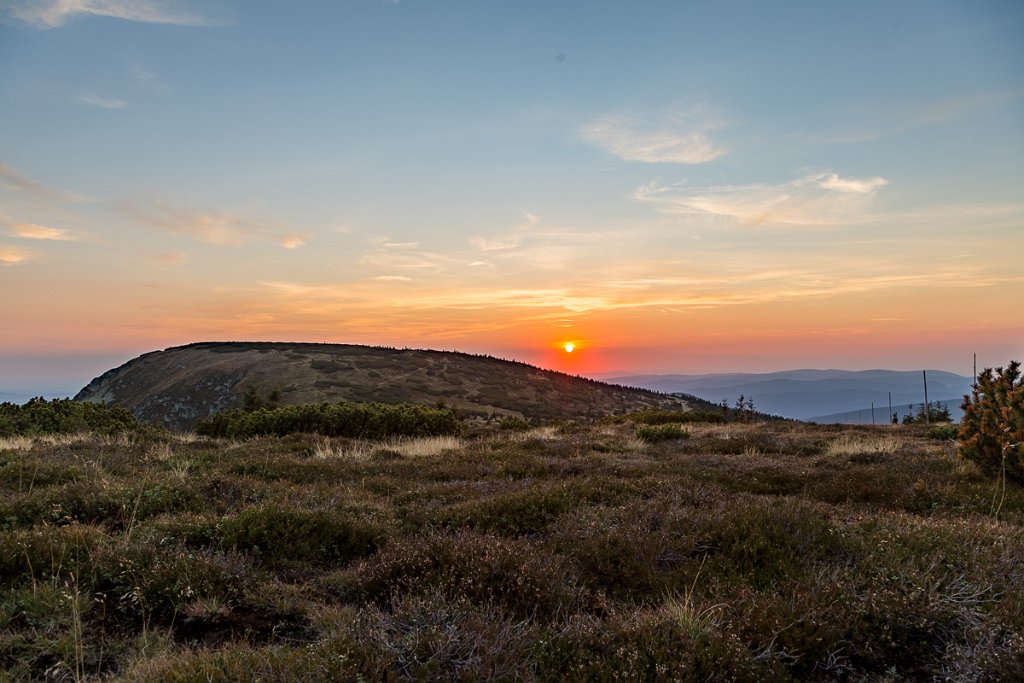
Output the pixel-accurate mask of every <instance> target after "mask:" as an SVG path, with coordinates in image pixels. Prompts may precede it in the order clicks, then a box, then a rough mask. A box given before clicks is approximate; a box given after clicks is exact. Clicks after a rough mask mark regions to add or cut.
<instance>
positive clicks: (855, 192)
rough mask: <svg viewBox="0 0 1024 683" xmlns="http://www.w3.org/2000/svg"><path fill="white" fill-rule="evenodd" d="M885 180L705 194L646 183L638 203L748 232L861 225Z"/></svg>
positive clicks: (805, 180) (816, 179) (816, 178)
mask: <svg viewBox="0 0 1024 683" xmlns="http://www.w3.org/2000/svg"><path fill="white" fill-rule="evenodd" d="M888 182H889V181H888V180H886V179H885V178H881V177H877V176H876V177H872V178H842V177H840V176H839V175H837V174H835V173H821V174H811V175H806V176H803V177H801V178H797V179H796V180H792V181H790V182H788V183H779V184H776V185H766V184H751V185H727V186H718V187H710V188H705V189H690V188H686V187H684V186H664V185H661V184H659V183H656V182H654V183H648V184H646V185H643V186H641V187H639V188H637V190H636V191H635V192H634V197H635V198H636V199H638V200H640V201H642V202H646V203H649V204H652V205H654V206H655V207H656V208H657V209H658V210H659V211H662V212H664V213H671V214H680V215H688V216H704V217H708V216H712V217H719V218H725V219H729V220H731V221H733V222H736V223H739V224H741V225H745V226H760V225H772V224H774V225H792V226H827V225H839V224H848V223H851V222H855V221H857V220H858V219H859V218H860V217H861V216H862V214H863V213H864V210H865V208H866V206H867V203H868V202H870V200H871V198H873V196H874V194H875V193H876V191H877V190H878V189H879V188H881V187H883V186H885V185H886V184H888Z"/></svg>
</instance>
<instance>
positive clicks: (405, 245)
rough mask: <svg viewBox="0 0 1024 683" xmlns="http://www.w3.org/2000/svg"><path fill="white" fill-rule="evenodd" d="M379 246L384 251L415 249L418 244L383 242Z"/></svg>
mask: <svg viewBox="0 0 1024 683" xmlns="http://www.w3.org/2000/svg"><path fill="white" fill-rule="evenodd" d="M380 246H382V247H384V248H385V249H416V248H417V247H419V246H420V244H419V242H383V243H381V245H380Z"/></svg>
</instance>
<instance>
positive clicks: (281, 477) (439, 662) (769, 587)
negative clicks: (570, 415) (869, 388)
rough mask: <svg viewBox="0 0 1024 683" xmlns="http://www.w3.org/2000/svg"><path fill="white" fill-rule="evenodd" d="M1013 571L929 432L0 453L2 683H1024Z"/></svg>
mask: <svg viewBox="0 0 1024 683" xmlns="http://www.w3.org/2000/svg"><path fill="white" fill-rule="evenodd" d="M650 429H655V431H650ZM940 436H948V435H940ZM1021 557H1024V491H1022V489H1021V488H1020V486H1019V485H1018V484H1017V483H1016V482H1014V481H1013V480H1012V479H1011V480H1009V481H1006V480H996V479H993V478H992V477H991V476H989V475H986V474H985V473H984V472H983V471H982V469H981V468H980V467H979V466H978V465H977V464H976V463H975V462H973V461H971V460H967V459H962V458H960V457H959V456H958V454H957V447H956V444H955V442H954V441H952V440H949V439H943V438H935V435H934V434H933V435H931V436H930V435H929V428H927V427H924V426H922V427H917V426H912V425H908V426H897V427H892V426H885V427H877V428H872V427H867V426H864V427H854V426H848V427H827V426H814V425H806V424H796V423H782V422H774V423H758V424H745V423H718V422H692V421H688V422H687V423H686V424H685V426H681V425H679V424H678V423H673V422H671V421H668V420H667V419H663V418H661V417H650V416H647V417H644V416H641V417H639V419H636V420H633V419H622V418H618V419H616V420H614V421H611V420H609V421H596V422H584V421H579V422H564V423H558V424H550V425H546V426H543V427H528V426H527V425H521V424H517V425H515V428H514V429H513V428H509V424H508V423H505V424H504V425H503V424H502V423H501V421H500V420H495V421H494V424H493V425H489V424H483V423H476V424H470V425H468V426H466V427H465V428H464V429H462V430H461V433H460V434H458V435H421V436H382V437H380V438H373V439H365V438H352V437H345V436H324V435H321V434H304V433H303V434H290V435H286V436H261V437H253V438H244V439H242V438H213V437H206V436H195V435H189V434H176V433H171V432H163V431H157V430H142V431H138V430H136V431H127V432H117V433H112V434H104V433H97V432H87V431H83V432H78V433H70V434H39V433H37V434H28V435H16V436H7V437H4V438H2V439H0V669H2V670H3V671H4V672H6V673H5V674H0V677H2V676H3V675H6V677H7V678H8V679H10V680H40V681H41V680H119V681H121V680H123V681H143V680H171V681H175V680H177V681H193V680H238V679H254V678H259V679H262V680H331V679H335V680H348V679H355V678H357V677H359V676H362V677H363V679H364V680H406V679H412V680H510V679H513V680H514V679H521V680H552V681H553V680H607V681H611V680H666V681H668V680H683V681H690V680H694V681H696V680H750V681H763V680H815V681H834V680H869V681H872V680H873V681H883V680H935V679H943V680H961V681H968V680H971V681H974V680H979V681H980V680H991V681H1000V680H1012V679H1013V677H1014V676H1017V675H1019V671H1021V670H1022V667H1024V640H1022V638H1021V636H1020V635H1019V634H1020V633H1021V632H1024V597H1022V596H1024V569H1022V567H1021V563H1020V558H1021Z"/></svg>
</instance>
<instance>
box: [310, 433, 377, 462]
mask: <svg viewBox="0 0 1024 683" xmlns="http://www.w3.org/2000/svg"><path fill="white" fill-rule="evenodd" d="M373 450H374V444H373V443H371V442H369V441H356V442H354V443H352V442H347V443H342V444H335V443H333V442H332V441H331V439H329V438H324V439H322V440H317V442H316V443H315V444H314V445H313V457H314V458H319V459H321V460H345V461H349V462H366V461H367V460H369V459H370V456H371V455H372V454H373Z"/></svg>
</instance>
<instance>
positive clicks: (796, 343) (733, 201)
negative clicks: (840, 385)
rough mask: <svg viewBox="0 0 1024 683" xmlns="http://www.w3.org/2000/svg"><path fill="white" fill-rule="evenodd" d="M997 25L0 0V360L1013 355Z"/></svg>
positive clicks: (648, 12) (481, 5)
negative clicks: (429, 354)
mask: <svg viewBox="0 0 1024 683" xmlns="http://www.w3.org/2000/svg"><path fill="white" fill-rule="evenodd" d="M1022 36H1024V3H1020V2H1016V1H1007V2H985V1H972V2H962V1H961V2H941V1H938V0H927V1H920V2H891V1H889V0H886V1H881V2H871V1H864V2H849V3H830V2H820V1H816V2H786V3H775V2H683V1H680V0H676V1H672V2H668V1H637V0H632V1H625V0H624V1H622V2H612V1H607V2H594V1H592V0H586V1H584V0H577V1H564V2H563V1H559V0H543V1H537V2H535V1H533V0H517V1H515V2H505V1H498V0H474V1H469V0H463V1H460V2H453V1H448V0H386V1H381V0H336V1H323V2H269V1H257V0H235V1H219V0H181V1H174V2H171V1H166V2H165V1H162V0H42V1H38V2H31V1H28V0H0V123H2V125H0V320H2V321H3V322H2V324H0V391H3V389H4V386H5V383H6V384H8V385H11V386H13V385H17V384H25V383H26V382H31V381H37V382H38V383H39V384H38V385H39V386H40V387H43V386H44V384H45V385H47V386H49V385H56V384H59V383H60V382H64V383H70V384H71V385H75V383H76V382H78V381H80V380H82V379H84V380H88V379H89V378H90V377H92V376H94V375H95V374H98V373H99V372H102V371H103V370H106V369H108V368H109V367H112V366H113V365H116V364H119V363H121V362H123V361H125V360H128V359H129V358H131V357H133V356H135V355H137V354H139V353H143V352H146V351H151V350H155V349H161V348H166V347H168V346H173V345H177V344H182V343H187V342H191V341H202V340H280V341H329V342H346V343H367V344H382V345H388V346H396V347H405V346H408V347H415V348H438V349H457V350H463V351H471V352H481V353H489V354H493V355H497V356H501V357H506V358H516V359H519V360H524V361H527V362H533V363H537V364H540V365H543V366H546V367H553V368H556V369H561V370H567V371H570V372H578V373H583V374H601V373H607V372H615V371H621V372H641V371H642V372H684V373H704V372H726V371H749V372H757V371H770V370H782V369H790V368H803V367H818V368H824V367H838V368H846V369H864V368H891V369H917V368H922V367H928V368H939V369H945V370H951V371H954V372H959V373H961V374H969V373H970V369H971V354H972V353H975V352H976V353H977V354H978V358H979V365H1000V364H1004V363H1005V362H1007V361H1008V360H1010V359H1012V358H1017V359H1021V360H1024V312H1022V311H1024V305H1022V301H1024V39H1022ZM567 341H572V342H573V343H574V344H575V350H574V352H573V353H572V354H567V353H565V351H564V348H563V344H564V343H565V342H567ZM47 383H49V384H47ZM78 386H80V384H79V385H78ZM78 386H73V387H72V388H78Z"/></svg>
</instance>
